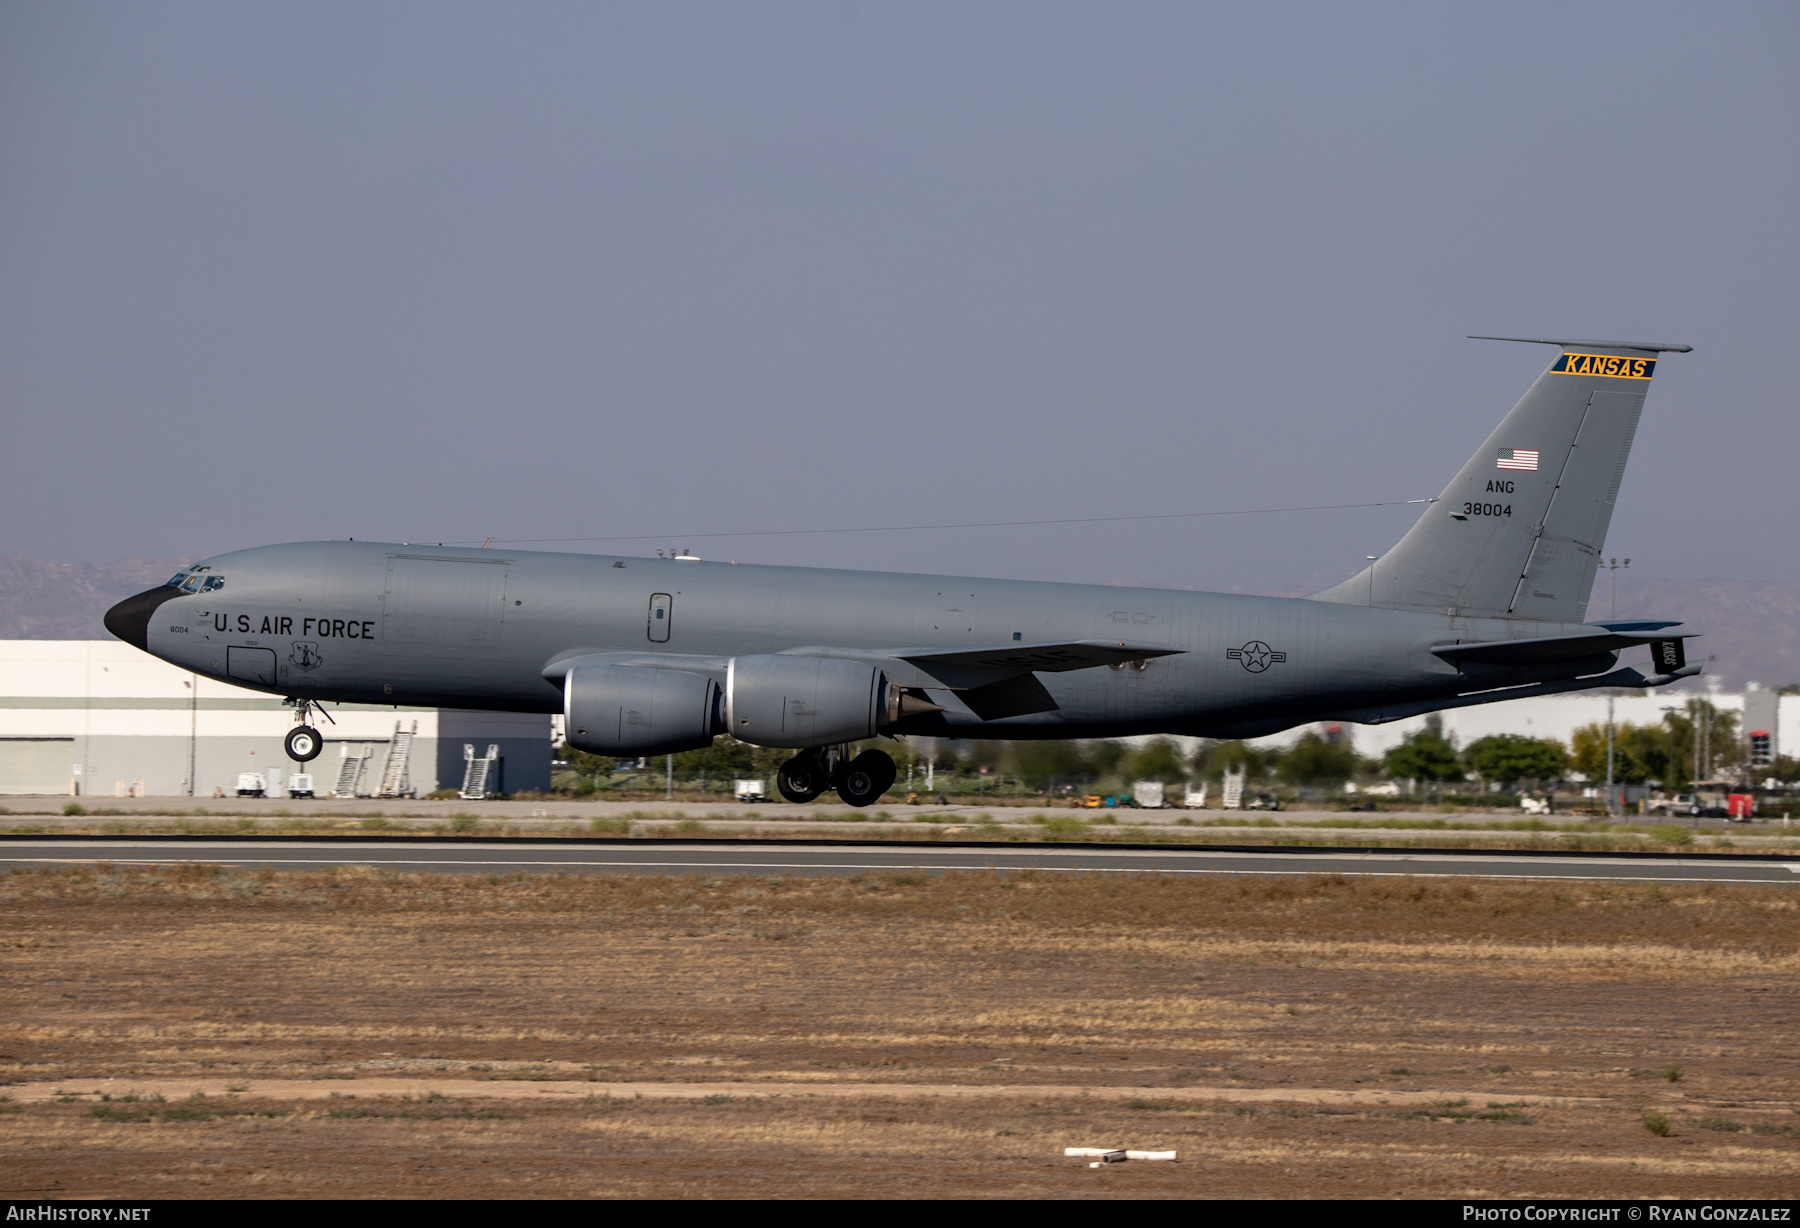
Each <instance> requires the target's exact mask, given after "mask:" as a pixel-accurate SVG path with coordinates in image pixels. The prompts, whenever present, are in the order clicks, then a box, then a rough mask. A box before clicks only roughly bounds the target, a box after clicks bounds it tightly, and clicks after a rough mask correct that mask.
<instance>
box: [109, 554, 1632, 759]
mask: <svg viewBox="0 0 1800 1228" xmlns="http://www.w3.org/2000/svg"><path fill="white" fill-rule="evenodd" d="M433 564H436V565H437V566H433ZM450 564H456V565H450ZM205 565H206V567H208V568H209V569H210V570H209V571H208V572H207V573H206V574H208V575H210V576H212V577H215V578H217V579H218V580H220V581H222V583H221V584H220V585H219V586H218V587H216V588H214V589H212V590H209V591H201V592H196V593H181V592H177V591H176V590H173V589H164V590H151V592H150V593H146V594H143V595H142V597H143V598H149V599H151V600H150V601H149V603H148V609H147V611H146V613H145V619H146V621H145V622H144V624H143V625H144V640H143V643H142V645H141V646H142V647H144V648H145V649H147V650H148V651H149V652H151V653H153V654H154V655H156V656H158V657H161V658H162V659H163V660H166V661H169V662H172V663H175V664H177V665H179V666H181V667H182V668H185V669H190V670H193V671H194V672H196V673H198V674H202V675H206V676H209V677H214V678H218V679H221V680H224V681H230V682H234V683H236V684H238V685H243V686H248V687H251V688H253V689H256V690H262V691H267V692H271V693H275V694H281V695H287V696H294V697H298V698H302V699H308V700H312V701H341V702H353V703H374V704H383V703H386V704H405V705H430V706H443V707H457V708H480V709H490V710H502V711H515V712H557V711H561V710H562V705H563V692H562V688H561V683H560V680H559V678H558V677H556V676H555V675H554V668H553V667H554V665H555V662H557V661H558V660H559V659H565V658H569V657H572V656H583V655H587V654H596V653H604V654H621V653H623V654H634V655H641V656H642V657H643V658H645V661H646V663H649V662H650V660H651V659H652V658H659V657H660V658H666V663H667V664H670V665H675V666H678V667H680V668H685V669H694V670H699V671H702V672H708V673H713V674H715V675H718V676H721V677H722V676H723V669H724V664H725V662H726V660H727V659H729V658H731V657H734V656H741V655H750V654H768V653H783V652H789V651H792V650H802V649H812V650H817V649H819V648H820V646H828V647H829V648H830V649H834V650H862V651H865V652H875V653H886V652H888V651H890V650H896V649H901V648H942V649H952V648H958V647H963V646H970V645H993V644H1004V643H1009V642H1015V641H1016V642H1020V643H1023V644H1031V643H1047V642H1061V641H1094V640H1116V641H1121V642H1126V641H1128V642H1130V643H1131V644H1133V645H1156V646H1159V647H1161V648H1164V649H1167V650H1173V655H1167V656H1160V657H1155V658H1152V659H1147V660H1142V661H1136V662H1131V663H1128V664H1124V665H1122V666H1099V667H1095V668H1085V669H1075V670H1070V671H1068V672H1061V673H1044V674H1041V675H1039V676H1040V678H1041V680H1042V682H1043V684H1044V686H1045V687H1046V688H1047V689H1048V690H1049V692H1050V694H1051V696H1052V697H1053V698H1054V700H1055V703H1056V705H1057V706H1056V708H1055V710H1053V711H1045V712H1034V713H1032V714H1030V715H1026V716H1016V717H1010V718H1004V719H999V720H987V721H984V720H981V719H980V718H978V717H977V716H975V715H974V713H972V712H971V711H970V710H969V709H968V708H967V707H966V706H965V705H964V704H963V703H962V702H961V701H960V700H959V699H958V697H957V694H956V693H955V692H953V691H950V690H930V696H931V699H932V700H933V701H935V702H936V703H939V704H942V705H943V706H944V712H943V716H942V730H941V732H942V733H943V734H944V736H951V737H989V738H1067V737H1109V736H1121V735H1131V734H1141V733H1179V734H1197V735H1207V736H1217V737H1236V736H1255V735H1258V734H1264V733H1270V732H1274V731H1277V730H1280V729H1283V728H1287V727H1290V726H1292V725H1295V724H1298V723H1301V722H1303V721H1306V720H1309V719H1320V718H1325V717H1330V716H1344V717H1346V718H1347V719H1360V720H1371V719H1372V720H1380V719H1383V716H1382V710H1383V709H1387V710H1390V711H1395V710H1397V709H1399V708H1400V707H1401V706H1402V705H1405V704H1408V703H1414V704H1416V703H1417V702H1418V701H1426V700H1431V699H1434V698H1438V697H1443V696H1451V695H1456V694H1458V693H1466V692H1469V691H1471V690H1476V689H1486V688H1489V687H1502V686H1508V685H1515V684H1522V683H1531V682H1539V681H1549V680H1555V679H1565V678H1573V677H1576V676H1577V675H1582V674H1591V673H1593V672H1595V671H1597V670H1600V669H1605V668H1607V667H1609V666H1611V665H1612V664H1613V662H1614V661H1615V660H1616V657H1617V654H1616V653H1613V652H1607V653H1600V654H1595V655H1587V656H1582V657H1579V658H1575V659H1564V660H1559V661H1556V662H1553V663H1546V664H1534V665H1530V666H1504V667H1501V666H1486V667H1484V666H1472V665H1469V664H1464V665H1463V666H1462V667H1461V668H1460V669H1459V668H1458V667H1457V666H1456V665H1454V664H1452V663H1450V662H1448V661H1446V660H1445V659H1443V658H1442V657H1440V656H1438V655H1435V654H1434V653H1433V651H1432V650H1433V648H1434V647H1440V648H1441V647H1442V646H1444V645H1447V644H1455V643H1464V644H1466V643H1470V642H1477V641H1479V642H1487V641H1507V640H1519V639H1530V638H1533V637H1547V636H1556V635H1564V634H1577V633H1580V632H1582V631H1583V630H1584V628H1582V627H1581V626H1580V625H1579V624H1575V625H1567V624H1561V623H1543V622H1532V621H1527V620H1522V619H1519V618H1516V617H1515V618H1505V619H1500V618H1470V617H1453V616H1449V615H1447V614H1437V615H1434V614H1430V613H1423V612H1419V611H1416V610H1401V609H1392V608H1381V607H1375V606H1360V605H1345V604H1338V603H1334V602H1331V601H1317V600H1311V599H1306V598H1279V597H1250V596H1239V595H1234V594H1224V593H1193V592H1181V591H1174V590H1168V589H1143V588H1123V587H1115V586H1110V585H1092V584H1056V583H1043V582H1034V581H1021V580H982V579H969V578H965V577H957V576H929V575H906V574H893V573H885V572H866V571H837V570H826V569H821V568H801V567H767V566H754V565H740V564H732V563H711V562H699V561H680V560H665V559H644V558H620V557H616V556H605V555H580V554H559V553H548V552H534V551H505V552H502V551H494V550H473V549H458V548H453V547H438V546H432V547H419V546H413V545H396V544H384V543H377V542H305V543H294V544H288V545H277V546H264V547H260V548H256V549H250V550H242V551H236V552H233V553H229V554H223V555H219V556H217V557H216V558H213V559H209V560H206V564H205ZM420 576H424V577H426V579H425V580H421V579H419V577H420ZM444 576H448V577H449V579H443V578H442V577H444ZM160 594H168V595H167V596H160ZM132 600H133V601H137V600H139V599H137V598H134V599H132ZM659 606H660V607H661V614H660V618H659V616H658V612H657V611H658V607H659ZM120 608H121V609H123V608H124V607H123V606H121V607H120ZM128 638H134V637H128ZM677 658H679V659H677ZM547 672H549V673H551V674H552V676H551V677H546V674H547ZM1396 714H1397V712H1396ZM921 732H922V731H921Z"/></svg>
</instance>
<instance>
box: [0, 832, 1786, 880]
mask: <svg viewBox="0 0 1800 1228" xmlns="http://www.w3.org/2000/svg"><path fill="white" fill-rule="evenodd" d="M96 862H111V863H115V864H120V865H179V864H187V863H205V864H212V865H225V866H242V867H252V868H257V867H264V866H267V867H270V868H274V869H284V870H323V869H327V868H329V867H333V866H379V867H384V868H387V869H392V870H398V871H408V872H436V873H448V874H497V873H500V874H503V873H552V874H553V873H584V874H605V873H614V874H755V875H809V876H825V875H854V874H890V873H903V872H909V871H911V872H926V873H946V872H950V871H956V870H1035V871H1038V872H1050V873H1095V874H1257V875H1270V874H1345V875H1377V876H1409V875H1410V876H1422V877H1453V876H1478V877H1487V878H1529V879H1546V878H1567V879H1610V880H1616V881H1621V882H1687V883H1800V858H1795V857H1793V856H1791V855H1789V856H1784V857H1776V856H1759V855H1748V856H1734V855H1729V854H1699V855H1694V854H1688V855H1680V854H1640V855H1636V856H1630V855H1621V854H1592V855H1572V854H1569V853H1544V854H1532V853H1523V852H1512V851H1506V850H1497V851H1489V850H1469V849H1311V848H1307V849H1296V848H1284V849H1258V848H1242V847H1238V848H1229V847H1197V846H1187V847H1178V848H1168V847H1143V846H1138V847H1120V846H1117V845H1092V844H1088V845H1082V844H1020V845H982V844H976V843H966V844H950V843H938V842H933V843H930V844H924V843H920V844H899V843H890V842H883V843H879V844H877V843H873V842H856V841H843V842H839V843H832V842H817V841H815V842H784V841H751V840H734V841H729V842H707V841H699V840H669V841H660V840H618V841H611V840H551V839H530V840H526V839H508V840H484V839H481V838H479V837H474V838H464V839H384V838H380V837H364V838H357V839H345V838H342V837H335V838H332V837H327V838H314V837H285V838H282V837H275V838H270V837H266V836H260V837H243V838H238V839H232V838H220V837H216V836H186V837H184V836H160V837H114V836H101V837H85V838H81V837H74V838H72V837H39V836H8V837H0V868H5V869H8V870H25V869H35V868H38V867H42V866H46V865H59V864H74V863H86V864H93V863H96Z"/></svg>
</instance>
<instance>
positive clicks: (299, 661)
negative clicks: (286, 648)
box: [288, 640, 323, 674]
mask: <svg viewBox="0 0 1800 1228" xmlns="http://www.w3.org/2000/svg"><path fill="white" fill-rule="evenodd" d="M288 663H289V664H290V665H292V666H293V667H294V668H295V669H297V670H299V671H300V672H301V673H303V674H310V673H312V672H313V671H314V670H315V669H318V668H319V666H320V665H321V664H323V660H322V659H321V658H320V656H319V646H318V645H317V644H314V643H310V642H303V641H299V640H296V641H295V642H294V651H292V652H290V653H289V654H288Z"/></svg>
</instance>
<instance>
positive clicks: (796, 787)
mask: <svg viewBox="0 0 1800 1228" xmlns="http://www.w3.org/2000/svg"><path fill="white" fill-rule="evenodd" d="M848 753H849V752H848V750H847V749H846V748H845V747H842V746H833V747H826V748H821V749H819V750H803V751H801V752H800V753H799V754H797V755H795V756H794V757H793V758H792V759H789V760H788V761H787V762H786V763H784V764H782V765H781V768H780V770H778V771H777V772H776V773H775V787H776V788H777V789H779V790H780V791H781V796H783V797H785V798H787V799H788V801H790V802H810V801H812V800H813V798H815V797H817V796H819V794H821V793H823V792H825V790H827V789H831V788H835V789H836V790H837V795H838V796H839V797H841V798H843V799H844V801H845V803H847V804H848V805H851V806H871V805H874V804H875V802H876V801H878V800H879V799H880V797H881V795H882V794H883V793H886V792H887V791H888V790H889V789H890V788H892V787H893V784H894V777H895V776H896V775H897V772H898V769H896V768H895V767H894V761H893V760H892V759H890V758H889V757H888V756H887V754H886V753H885V752H883V751H878V750H865V751H864V752H863V753H862V754H860V755H858V756H856V758H854V759H850V760H849V761H848V762H846V761H845V760H846V756H847V755H848Z"/></svg>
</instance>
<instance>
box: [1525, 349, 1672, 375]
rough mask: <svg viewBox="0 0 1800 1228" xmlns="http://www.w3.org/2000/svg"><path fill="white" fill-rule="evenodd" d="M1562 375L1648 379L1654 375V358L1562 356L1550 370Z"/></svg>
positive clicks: (1602, 355)
mask: <svg viewBox="0 0 1800 1228" xmlns="http://www.w3.org/2000/svg"><path fill="white" fill-rule="evenodd" d="M1550 369H1551V370H1552V371H1560V372H1562V373H1563V374H1564V375H1604V376H1606V377H1608V378H1609V379H1649V378H1650V377H1651V376H1652V375H1654V374H1656V360H1655V359H1654V358H1619V357H1617V356H1616V355H1612V354H1564V355H1563V356H1562V357H1561V358H1559V359H1557V360H1556V365H1555V366H1554V367H1551V368H1550Z"/></svg>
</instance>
